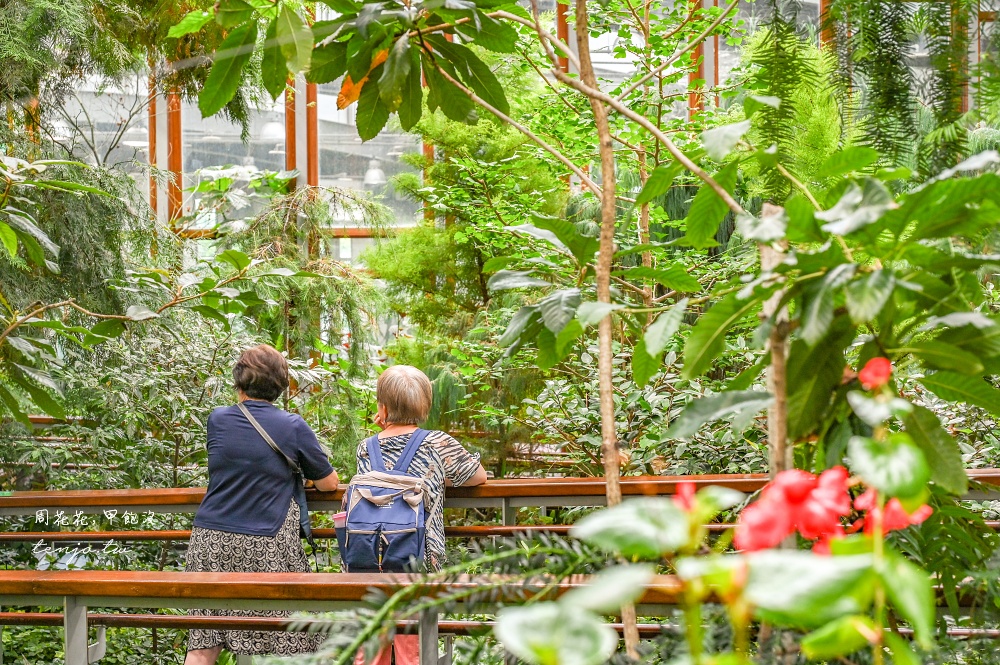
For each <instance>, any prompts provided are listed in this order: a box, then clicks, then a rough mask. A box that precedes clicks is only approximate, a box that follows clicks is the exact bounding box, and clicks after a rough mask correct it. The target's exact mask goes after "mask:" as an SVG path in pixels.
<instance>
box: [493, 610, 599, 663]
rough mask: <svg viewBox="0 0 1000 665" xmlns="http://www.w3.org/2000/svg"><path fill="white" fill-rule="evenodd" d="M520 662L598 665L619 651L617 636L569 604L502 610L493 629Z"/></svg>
mask: <svg viewBox="0 0 1000 665" xmlns="http://www.w3.org/2000/svg"><path fill="white" fill-rule="evenodd" d="M493 630H494V632H495V633H496V636H497V639H498V640H499V641H500V643H501V644H503V647H504V649H505V650H506V651H509V652H510V653H512V654H513V655H514V656H516V657H517V658H518V659H519V660H522V661H524V662H526V663H530V664H531V665H601V663H604V662H606V661H607V660H608V658H610V657H611V655H612V654H613V653H614V652H615V649H616V648H617V647H618V633H617V632H615V630H614V629H613V628H611V626H609V625H607V624H606V623H604V622H603V621H601V620H600V619H598V618H597V616H596V615H595V614H593V613H591V612H588V611H587V610H585V609H583V608H581V607H577V606H575V605H572V604H570V603H558V602H557V603H551V602H549V603H535V604H532V605H525V606H523V607H505V608H503V609H502V610H500V611H499V612H498V613H497V625H496V628H494V629H493Z"/></svg>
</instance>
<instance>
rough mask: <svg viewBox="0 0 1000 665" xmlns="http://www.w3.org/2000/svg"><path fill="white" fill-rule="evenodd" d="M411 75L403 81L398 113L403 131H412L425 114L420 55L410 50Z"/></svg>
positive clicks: (414, 50) (415, 50)
mask: <svg viewBox="0 0 1000 665" xmlns="http://www.w3.org/2000/svg"><path fill="white" fill-rule="evenodd" d="M409 57H410V73H409V75H407V77H406V79H405V80H404V81H403V88H402V97H403V98H402V101H401V102H400V104H399V108H398V109H396V112H397V113H398V114H399V124H400V126H401V127H402V128H403V131H406V132H408V131H410V130H411V129H413V127H414V126H416V124H417V123H418V122H420V116H421V115H422V114H423V112H424V87H423V84H422V82H421V79H420V53H419V52H418V50H417V49H410V52H409Z"/></svg>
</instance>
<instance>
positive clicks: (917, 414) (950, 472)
mask: <svg viewBox="0 0 1000 665" xmlns="http://www.w3.org/2000/svg"><path fill="white" fill-rule="evenodd" d="M903 424H904V425H905V426H906V432H907V433H908V434H909V435H910V437H911V438H912V439H913V442H914V443H915V444H916V445H917V446H918V447H919V448H920V450H921V451H922V452H923V453H924V457H925V458H926V459H927V463H928V465H929V466H930V468H931V480H933V481H934V482H935V483H936V484H937V485H938V486H940V487H941V489H943V490H945V491H947V492H950V493H951V494H955V495H958V496H962V495H964V494H965V493H966V492H968V491H969V477H968V475H966V473H965V463H964V462H963V461H962V451H961V450H960V449H959V447H958V442H957V441H956V440H955V439H954V437H952V436H951V435H949V434H948V432H946V431H945V430H944V428H943V427H942V426H941V422H940V421H939V420H938V417H937V416H936V415H935V414H934V412H933V411H931V410H930V409H928V408H925V407H923V406H920V405H918V404H914V405H913V411H911V412H910V414H909V415H907V416H905V417H904V418H903Z"/></svg>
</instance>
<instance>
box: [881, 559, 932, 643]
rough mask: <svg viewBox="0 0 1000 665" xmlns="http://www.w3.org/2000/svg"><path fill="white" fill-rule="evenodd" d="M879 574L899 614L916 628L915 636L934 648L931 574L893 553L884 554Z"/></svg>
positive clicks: (919, 640) (919, 641)
mask: <svg viewBox="0 0 1000 665" xmlns="http://www.w3.org/2000/svg"><path fill="white" fill-rule="evenodd" d="M883 565H884V567H883V568H882V569H881V571H880V577H881V578H882V585H883V586H884V587H885V590H886V594H887V595H888V597H889V602H890V603H891V604H892V606H893V608H895V610H896V612H897V613H898V614H899V615H900V616H901V617H903V618H904V619H906V621H907V622H909V624H910V625H911V626H913V635H914V637H915V638H916V640H917V644H919V645H920V646H921V647H923V648H924V649H930V648H931V647H932V646H934V616H935V605H936V603H935V599H934V588H933V586H932V585H931V578H930V575H929V574H928V573H927V572H926V571H925V570H923V569H922V568H920V567H919V566H917V565H916V564H914V563H912V562H910V561H908V560H907V559H906V558H904V557H903V556H902V555H900V554H897V553H896V552H894V551H892V550H887V551H886V552H885V561H884V564H883Z"/></svg>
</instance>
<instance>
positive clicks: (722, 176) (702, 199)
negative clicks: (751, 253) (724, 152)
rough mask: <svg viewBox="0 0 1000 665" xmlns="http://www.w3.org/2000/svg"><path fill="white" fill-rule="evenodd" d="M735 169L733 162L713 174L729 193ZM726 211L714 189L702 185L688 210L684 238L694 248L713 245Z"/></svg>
mask: <svg viewBox="0 0 1000 665" xmlns="http://www.w3.org/2000/svg"><path fill="white" fill-rule="evenodd" d="M737 170H738V165H737V164H736V163H735V162H734V163H732V164H727V165H726V166H725V167H724V168H723V169H722V170H721V171H719V172H718V173H716V174H715V181H716V182H718V183H719V184H720V185H721V186H722V188H723V189H725V190H726V191H727V192H729V193H730V194H732V193H733V190H734V189H735V188H736V173H737ZM728 212H729V207H728V206H727V205H726V202H725V201H723V200H722V199H721V198H719V195H718V194H716V193H715V190H713V189H712V188H711V187H709V186H708V185H702V186H701V188H700V189H699V190H698V193H697V194H695V196H694V201H692V202H691V209H690V211H688V216H687V221H686V235H685V238H686V239H687V240H688V242H690V243H691V246H692V247H694V248H695V249H705V248H706V247H711V246H713V245H715V244H716V243H715V234H716V233H717V232H718V230H719V224H721V223H722V220H723V219H724V218H725V217H726V214H727V213H728Z"/></svg>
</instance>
